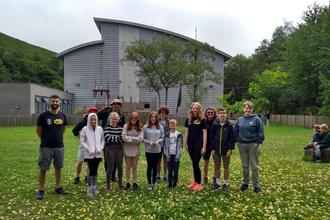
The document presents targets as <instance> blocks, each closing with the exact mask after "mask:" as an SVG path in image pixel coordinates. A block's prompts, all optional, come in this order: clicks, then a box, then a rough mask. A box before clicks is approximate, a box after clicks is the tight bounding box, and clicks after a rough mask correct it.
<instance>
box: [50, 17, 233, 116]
mask: <svg viewBox="0 0 330 220" xmlns="http://www.w3.org/2000/svg"><path fill="white" fill-rule="evenodd" d="M94 21H95V23H96V26H97V28H98V30H99V31H100V34H101V40H97V41H93V42H88V43H85V44H82V45H78V46H75V47H72V48H70V49H67V50H65V51H63V52H61V53H59V54H57V55H56V57H57V58H58V59H61V60H62V61H63V62H64V90H65V91H68V92H70V93H74V101H73V108H76V107H84V106H91V105H93V104H94V96H93V92H92V90H93V89H95V82H96V85H97V86H98V89H99V88H100V86H102V88H106V87H107V83H109V85H110V100H112V99H114V98H117V97H121V98H122V100H123V101H124V102H129V101H130V100H132V102H144V103H150V102H151V101H152V100H153V99H154V98H155V97H158V96H157V93H153V92H149V91H147V90H143V89H141V88H138V87H137V84H136V82H137V81H138V80H139V79H138V78H137V77H136V76H135V75H134V71H135V70H136V68H137V67H133V66H129V65H127V64H122V63H121V62H120V60H121V58H122V57H123V55H124V52H125V49H126V48H127V47H128V46H130V45H131V44H132V42H133V41H134V40H135V39H142V40H145V41H146V42H151V41H152V37H153V35H154V34H155V33H156V34H159V35H160V36H164V35H165V36H171V35H173V36H174V37H176V38H179V39H181V40H182V41H188V40H191V39H190V38H188V37H185V36H183V35H180V34H177V33H173V32H171V31H167V30H163V29H159V28H155V27H150V26H146V25H142V24H137V23H132V22H126V21H119V20H111V19H103V18H94ZM215 57H216V60H215V61H214V62H211V64H212V65H213V67H214V69H215V71H217V72H221V73H223V69H224V66H223V64H224V62H226V61H227V60H229V59H230V58H231V56H230V55H228V54H226V53H224V52H222V51H220V50H218V49H216V54H215ZM207 84H208V85H209V94H208V96H207V97H206V98H204V101H203V106H205V107H206V106H210V105H212V106H218V105H219V103H217V101H216V99H215V98H216V97H217V96H219V95H220V96H221V95H223V85H218V84H215V83H212V82H208V83H207ZM178 92H179V89H178V88H172V89H170V90H169V97H168V106H169V108H170V110H171V112H173V113H174V112H175V110H176V107H177V99H178ZM184 98H185V89H184V88H183V101H182V104H181V106H180V108H179V111H178V113H185V112H186V106H185V102H184ZM104 100H105V99H104V97H100V96H98V98H97V103H104V102H105V101H104ZM164 100H165V92H164V91H163V92H162V103H161V104H164ZM157 101H158V99H157Z"/></svg>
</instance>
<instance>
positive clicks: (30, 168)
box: [0, 124, 330, 219]
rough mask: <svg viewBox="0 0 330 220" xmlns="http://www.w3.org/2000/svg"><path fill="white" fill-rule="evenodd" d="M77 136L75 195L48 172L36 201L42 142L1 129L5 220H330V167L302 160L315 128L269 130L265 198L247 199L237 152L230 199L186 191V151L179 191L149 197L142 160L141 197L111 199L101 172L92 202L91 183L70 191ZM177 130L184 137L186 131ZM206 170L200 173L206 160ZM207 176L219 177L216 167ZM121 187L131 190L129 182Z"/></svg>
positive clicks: (72, 142)
mask: <svg viewBox="0 0 330 220" xmlns="http://www.w3.org/2000/svg"><path fill="white" fill-rule="evenodd" d="M71 130H72V127H68V129H67V132H66V133H65V135H64V140H65V147H66V150H65V153H66V154H65V167H64V168H63V170H62V186H63V188H64V189H65V190H67V191H69V193H70V194H69V195H66V196H61V195H55V194H54V187H55V179H54V169H53V168H51V170H49V171H48V172H47V179H46V184H45V197H44V199H43V200H41V201H36V199H35V198H36V195H37V193H38V187H39V183H38V165H37V160H38V150H39V138H38V137H37V134H36V132H35V127H0V163H1V165H0V197H1V200H0V219H37V218H40V219H45V218H49V219H156V218H157V219H171V218H172V219H306V218H307V219H330V201H329V198H330V189H329V186H330V179H329V164H314V163H311V162H308V161H303V150H302V147H303V146H304V145H305V144H306V143H307V142H308V141H310V139H311V138H312V134H313V131H312V129H306V128H298V127H290V126H283V125H278V124H271V126H269V127H265V132H266V140H265V142H264V144H263V145H262V146H261V155H260V164H259V165H260V167H259V169H260V183H261V185H260V187H261V189H262V190H263V193H262V194H255V193H253V188H252V185H251V184H250V188H249V189H248V190H246V191H245V192H240V191H239V188H240V186H241V183H242V168H241V163H240V159H239V154H238V150H237V148H236V149H235V150H234V152H233V156H232V158H231V165H230V176H229V182H228V183H229V191H228V192H224V191H222V190H218V191H216V192H212V191H211V186H209V187H207V188H204V189H203V190H201V191H192V190H190V189H187V187H186V186H187V185H188V184H190V183H191V181H192V177H191V176H192V172H191V163H190V160H189V157H188V154H187V152H186V151H184V153H183V155H182V158H181V164H180V171H179V187H178V188H177V189H172V190H168V189H166V187H167V184H166V183H165V182H164V181H161V182H160V183H158V184H157V187H158V189H157V190H156V191H149V190H147V177H146V163H145V156H144V155H143V156H142V157H141V158H140V160H139V168H138V170H139V171H138V184H139V186H140V190H138V191H133V190H130V191H125V192H119V190H118V188H117V184H112V186H115V190H113V191H112V192H111V193H108V192H106V191H105V190H104V184H103V181H104V180H105V172H104V168H103V166H100V169H99V180H98V185H97V186H98V188H99V190H100V194H99V195H96V196H93V197H87V196H86V184H85V183H80V184H79V185H74V184H72V183H73V180H74V178H75V164H76V161H77V153H78V146H79V140H78V139H77V138H76V137H74V136H73V134H72V132H71ZM179 130H180V131H181V132H183V131H184V128H183V127H179ZM183 133H184V132H183ZM141 147H142V145H141ZM142 152H144V150H143V147H142ZM200 165H201V168H202V161H201V163H200ZM84 169H85V166H84ZM222 171H223V170H222ZM83 173H84V171H83ZM82 176H84V174H83V175H82ZM209 177H211V178H212V177H213V161H212V160H211V162H210V169H209ZM221 181H223V177H222V176H221ZM123 182H124V183H126V180H125V178H124V179H123Z"/></svg>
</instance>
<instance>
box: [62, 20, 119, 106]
mask: <svg viewBox="0 0 330 220" xmlns="http://www.w3.org/2000/svg"><path fill="white" fill-rule="evenodd" d="M118 30H119V29H118V25H111V24H102V33H103V36H104V37H103V40H104V44H103V45H93V46H90V47H85V48H82V49H79V50H76V51H73V52H71V53H69V54H67V55H65V56H64V90H68V91H69V92H72V93H74V103H73V108H74V109H75V108H76V107H89V106H93V105H94V96H93V92H92V90H93V89H94V88H95V81H96V84H97V86H98V88H100V86H102V87H103V88H104V89H105V88H106V87H107V82H109V87H110V90H111V92H110V101H111V100H112V99H114V98H117V96H118V95H119V46H118V45H119V43H118V42H119V31H118ZM77 85H79V86H77ZM97 97H98V98H97V103H105V98H106V97H105V94H103V96H101V95H100V93H98V95H97Z"/></svg>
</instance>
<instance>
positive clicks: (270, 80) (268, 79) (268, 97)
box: [249, 69, 288, 112]
mask: <svg viewBox="0 0 330 220" xmlns="http://www.w3.org/2000/svg"><path fill="white" fill-rule="evenodd" d="M287 78H288V74H287V73H285V72H280V71H279V69H278V70H276V71H270V70H265V71H264V72H263V73H262V74H261V75H259V74H256V75H255V79H256V80H257V83H255V82H251V83H250V85H249V93H250V95H251V96H252V97H254V98H255V99H256V100H258V101H257V102H258V103H259V105H261V106H262V108H263V109H268V108H269V107H270V108H271V110H272V111H273V112H276V111H277V110H278V109H279V108H280V106H281V105H280V101H279V100H280V99H279V97H280V96H279V93H278V92H279V91H281V87H283V86H284V85H285V84H286V83H287Z"/></svg>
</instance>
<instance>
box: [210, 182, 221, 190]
mask: <svg viewBox="0 0 330 220" xmlns="http://www.w3.org/2000/svg"><path fill="white" fill-rule="evenodd" d="M218 189H221V186H220V185H219V184H217V183H215V184H214V185H213V187H212V189H211V190H214V191H216V190H218Z"/></svg>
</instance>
